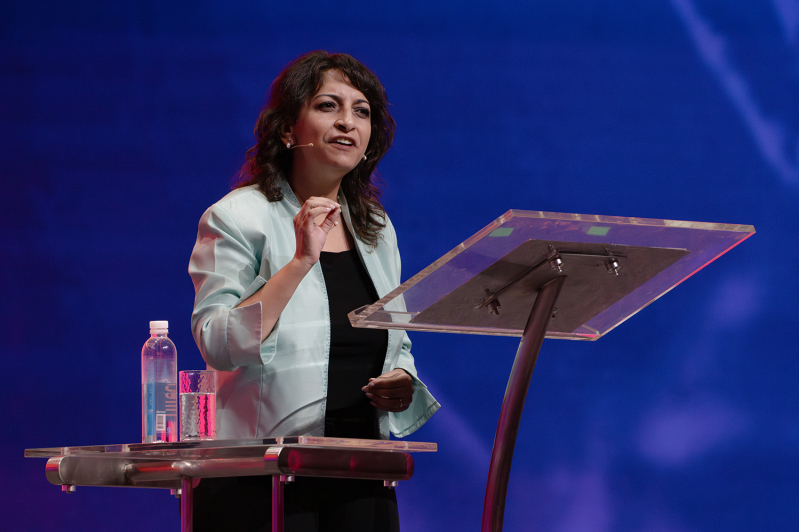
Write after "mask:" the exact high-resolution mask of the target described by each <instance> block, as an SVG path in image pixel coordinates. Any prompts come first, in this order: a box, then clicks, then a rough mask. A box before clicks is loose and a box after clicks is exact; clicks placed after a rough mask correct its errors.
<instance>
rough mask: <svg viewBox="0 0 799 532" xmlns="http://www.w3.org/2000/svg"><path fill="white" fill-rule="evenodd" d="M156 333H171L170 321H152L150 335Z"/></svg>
mask: <svg viewBox="0 0 799 532" xmlns="http://www.w3.org/2000/svg"><path fill="white" fill-rule="evenodd" d="M156 332H169V322H168V321H151V322H150V334H153V333H156Z"/></svg>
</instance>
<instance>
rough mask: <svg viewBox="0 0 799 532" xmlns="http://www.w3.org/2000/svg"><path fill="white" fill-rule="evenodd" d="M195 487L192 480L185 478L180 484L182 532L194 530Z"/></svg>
mask: <svg viewBox="0 0 799 532" xmlns="http://www.w3.org/2000/svg"><path fill="white" fill-rule="evenodd" d="M193 505H194V486H193V485H192V479H190V478H186V477H183V479H181V484H180V532H191V531H192V530H193V529H194V522H193V516H192V513H193V510H194V506H193Z"/></svg>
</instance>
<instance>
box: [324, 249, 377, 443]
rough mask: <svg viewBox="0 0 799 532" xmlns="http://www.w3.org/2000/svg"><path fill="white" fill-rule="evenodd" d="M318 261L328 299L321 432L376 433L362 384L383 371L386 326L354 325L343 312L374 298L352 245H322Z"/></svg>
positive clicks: (343, 435)
mask: <svg viewBox="0 0 799 532" xmlns="http://www.w3.org/2000/svg"><path fill="white" fill-rule="evenodd" d="M319 262H320V263H321V265H322V273H323V274H324V277H325V286H326V288H327V299H328V301H329V303H330V361H329V363H328V374H327V383H328V384H327V409H326V411H325V436H328V437H336V438H371V439H377V438H379V437H380V432H379V430H378V426H377V409H376V408H375V407H373V406H372V405H371V404H370V402H369V399H368V398H367V397H366V395H365V393H364V392H363V391H362V390H361V388H363V387H364V386H365V385H366V384H368V383H369V378H370V377H377V376H379V375H380V374H382V372H383V362H384V361H385V359H386V350H387V349H388V331H386V330H379V329H356V328H354V327H353V326H352V325H350V320H349V318H347V314H348V313H349V312H351V311H353V310H355V309H356V308H359V307H362V306H364V305H371V304H372V303H374V302H375V301H377V300H378V299H379V298H378V296H377V291H376V290H375V287H374V284H373V283H372V279H371V278H370V277H369V274H368V273H367V272H366V269H365V268H364V266H363V264H362V263H361V259H360V257H359V256H358V252H357V251H356V250H354V249H351V250H348V251H342V252H341V253H332V252H327V251H323V252H322V254H321V256H320V259H319Z"/></svg>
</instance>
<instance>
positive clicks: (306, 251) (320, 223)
mask: <svg viewBox="0 0 799 532" xmlns="http://www.w3.org/2000/svg"><path fill="white" fill-rule="evenodd" d="M340 216H341V205H339V204H338V203H336V202H335V201H333V200H331V199H328V198H320V197H316V196H311V197H310V198H308V199H307V200H306V201H305V203H304V204H303V206H302V208H301V209H300V212H298V213H297V216H295V217H294V234H295V236H296V239H297V250H296V252H295V253H294V258H296V259H298V260H300V261H302V262H303V263H305V264H307V265H309V266H313V265H314V264H316V263H317V262H318V261H319V254H320V253H321V252H322V248H323V247H324V245H325V240H327V234H328V233H329V232H330V230H331V229H333V226H334V225H335V224H336V223H337V222H338V219H339V217H340Z"/></svg>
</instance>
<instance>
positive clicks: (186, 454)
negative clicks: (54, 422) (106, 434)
mask: <svg viewBox="0 0 799 532" xmlns="http://www.w3.org/2000/svg"><path fill="white" fill-rule="evenodd" d="M285 445H299V446H303V447H325V448H330V449H360V450H364V451H394V452H400V451H401V452H409V453H410V452H435V451H436V450H437V449H438V447H437V445H436V444H435V443H428V442H414V441H402V440H359V439H348V438H323V437H317V436H285V437H279V438H259V439H251V440H204V441H181V442H173V443H122V444H115V445H83V446H72V447H44V448H40V449H25V457H27V458H49V457H52V456H85V455H92V456H103V455H108V456H109V457H110V456H114V457H118V456H120V454H122V455H124V456H127V457H130V458H147V459H153V460H156V459H164V460H166V459H187V460H188V459H194V458H232V457H243V456H251V455H253V454H255V455H258V454H263V453H264V452H265V450H266V449H267V448H268V447H279V446H285Z"/></svg>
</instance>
